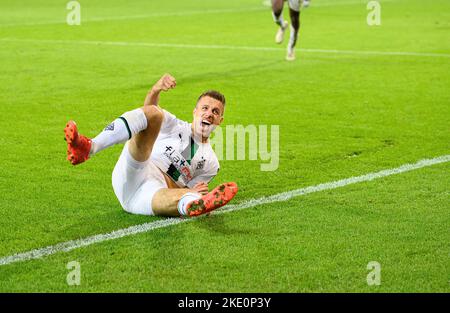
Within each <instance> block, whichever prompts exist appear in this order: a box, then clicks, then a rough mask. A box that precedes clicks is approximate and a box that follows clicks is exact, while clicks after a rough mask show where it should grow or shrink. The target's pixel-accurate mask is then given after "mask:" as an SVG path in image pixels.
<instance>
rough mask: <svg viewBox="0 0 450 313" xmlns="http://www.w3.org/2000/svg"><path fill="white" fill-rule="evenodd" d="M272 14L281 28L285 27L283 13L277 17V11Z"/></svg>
mask: <svg viewBox="0 0 450 313" xmlns="http://www.w3.org/2000/svg"><path fill="white" fill-rule="evenodd" d="M272 16H273V20H274V21H275V23H277V24H278V26H280V27H281V28H283V27H284V25H283V24H284V20H283V14H280V16H279V17H278V18H277V17H276V15H275V13H273V11H272Z"/></svg>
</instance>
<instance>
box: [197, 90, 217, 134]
mask: <svg viewBox="0 0 450 313" xmlns="http://www.w3.org/2000/svg"><path fill="white" fill-rule="evenodd" d="M224 111H225V96H224V95H223V94H221V93H220V92H218V91H215V90H208V91H206V92H204V93H202V94H201V95H200V97H198V100H197V104H196V106H195V108H194V121H193V122H192V125H193V128H194V135H196V136H201V137H202V138H208V137H209V135H210V134H211V133H212V131H213V130H214V129H215V128H216V127H217V126H218V125H220V124H221V123H222V121H223V113H224Z"/></svg>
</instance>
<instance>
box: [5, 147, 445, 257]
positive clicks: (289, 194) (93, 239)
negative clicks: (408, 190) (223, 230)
mask: <svg viewBox="0 0 450 313" xmlns="http://www.w3.org/2000/svg"><path fill="white" fill-rule="evenodd" d="M449 161H450V154H448V155H443V156H440V157H436V158H433V159H425V160H420V161H418V162H417V163H413V164H405V165H402V166H400V167H397V168H392V169H387V170H382V171H379V172H374V173H369V174H365V175H361V176H354V177H350V178H346V179H341V180H337V181H333V182H329V183H323V184H319V185H315V186H310V187H305V188H300V189H295V190H291V191H286V192H282V193H278V194H275V195H272V196H268V197H261V198H257V199H251V200H248V201H244V202H242V203H239V204H235V205H227V206H224V207H223V208H222V209H221V210H217V211H215V212H213V213H212V214H223V213H228V212H233V211H238V210H242V209H247V208H251V207H254V206H257V205H262V204H268V203H274V202H280V201H286V200H289V199H292V198H294V197H298V196H302V195H307V194H310V193H314V192H319V191H323V190H331V189H336V188H339V187H344V186H347V185H351V184H356V183H361V182H367V181H372V180H374V179H378V178H382V177H386V176H391V175H395V174H400V173H404V172H409V171H413V170H417V169H420V168H423V167H427V166H432V165H435V164H440V163H446V162H449ZM198 218H202V217H197V218H166V219H161V220H157V221H154V222H149V223H144V224H140V225H135V226H131V227H128V228H124V229H119V230H115V231H113V232H111V233H106V234H99V235H94V236H90V237H86V238H82V239H77V240H70V241H66V242H61V243H58V244H56V245H52V246H47V247H44V248H40V249H35V250H30V251H27V252H22V253H17V254H14V255H11V256H6V257H3V258H1V259H0V266H1V265H7V264H11V263H15V262H21V261H26V260H32V259H40V258H43V257H45V256H48V255H52V254H55V253H58V252H68V251H71V250H74V249H77V248H81V247H85V246H89V245H92V244H94V243H99V242H103V241H107V240H113V239H118V238H122V237H126V236H130V235H135V234H139V233H145V232H148V231H151V230H154V229H158V228H162V227H168V226H171V225H176V224H180V223H186V222H190V221H194V220H196V219H198Z"/></svg>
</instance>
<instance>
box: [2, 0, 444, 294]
mask: <svg viewBox="0 0 450 313" xmlns="http://www.w3.org/2000/svg"><path fill="white" fill-rule="evenodd" d="M67 2H68V1H65V0H22V1H16V0H2V1H1V2H0V45H1V49H0V67H1V70H0V113H1V114H0V155H1V162H0V172H1V174H0V194H1V196H0V242H1V244H0V258H2V257H6V256H10V255H13V254H15V253H18V252H25V251H29V250H32V249H36V248H42V247H46V246H49V245H54V244H57V243H60V242H64V241H68V240H73V239H79V238H85V237H88V236H92V235H96V234H102V233H108V232H111V231H114V230H117V229H122V228H125V227H128V226H132V225H138V224H142V223H145V222H151V221H155V220H158V219H160V218H158V217H145V216H133V215H130V214H127V213H125V212H124V211H123V210H122V209H121V207H120V204H119V203H118V201H117V200H116V198H115V196H114V193H113V190H112V187H111V172H112V169H113V167H114V164H115V162H116V160H117V158H118V156H119V154H120V151H121V149H122V146H115V147H113V148H111V149H109V150H107V151H104V152H103V153H101V154H99V155H97V156H95V158H92V160H89V161H88V162H86V163H85V164H83V165H80V166H77V167H72V166H71V165H70V164H69V163H68V162H67V161H66V160H65V157H66V145H65V142H64V140H63V128H64V125H65V123H66V121H67V120H69V119H74V120H76V121H77V124H78V126H79V129H80V131H81V132H82V133H84V134H86V135H88V136H95V135H96V134H97V133H98V132H99V131H100V130H101V129H102V128H103V127H105V126H106V125H107V124H108V123H109V122H110V121H112V120H113V119H115V118H116V117H117V116H119V115H120V114H122V113H123V112H125V111H128V110H130V109H133V108H135V107H137V106H139V105H141V104H142V102H143V99H144V97H145V94H146V92H147V90H148V89H149V88H150V87H151V85H152V83H154V82H155V81H156V80H157V79H158V78H159V77H160V76H161V75H162V74H163V73H166V72H168V73H171V74H172V75H173V76H175V78H176V79H177V82H178V85H177V87H176V89H174V90H173V91H170V92H168V93H165V94H163V95H162V98H161V106H162V107H164V108H166V109H167V110H169V111H171V112H173V113H174V114H176V115H177V116H178V117H180V118H183V119H186V120H190V118H191V112H192V109H193V106H194V104H195V100H196V98H197V96H198V95H199V94H200V93H201V92H202V91H204V90H206V89H210V88H214V89H218V90H220V91H222V92H223V93H224V94H225V95H226V96H227V109H226V113H225V121H224V125H237V124H242V125H251V124H254V125H260V124H265V125H279V127H280V163H279V168H278V169H277V170H276V171H274V172H262V171H260V164H261V163H263V162H264V161H261V160H257V161H252V160H247V161H237V160H236V161H231V160H224V161H221V171H220V174H219V175H218V176H217V177H216V178H215V180H214V183H216V184H217V183H219V182H223V181H236V182H237V183H238V185H239V186H240V192H239V193H238V195H237V197H236V198H235V200H234V203H235V204H238V203H241V202H243V201H245V200H249V199H254V198H258V197H262V196H266V195H273V194H277V193H280V192H284V191H289V190H293V189H297V188H302V187H307V186H313V185H317V184H319V183H325V182H331V181H336V180H339V179H343V178H347V177H351V176H358V175H362V174H366V173H371V172H376V171H379V170H382V169H388V168H395V167H398V166H400V165H403V164H405V163H414V162H416V161H418V160H420V159H425V158H433V157H437V156H442V155H448V154H449V152H450V136H449V135H450V92H449V87H450V74H449V70H450V40H449V39H450V2H449V1H448V0H435V1H422V0H420V1H419V0H391V1H387V0H381V1H380V3H381V14H382V15H381V22H382V24H381V25H380V26H371V27H369V26H368V25H367V23H366V16H367V14H368V10H367V9H366V3H367V1H357V0H355V1H351V0H313V1H312V4H311V7H310V8H308V9H306V10H304V11H302V14H301V23H302V26H301V32H300V40H299V48H300V50H298V51H297V60H296V61H295V62H287V61H285V60H284V57H285V50H284V47H285V45H284V44H283V45H282V46H277V45H276V44H275V43H274V42H273V40H274V35H275V32H276V27H275V25H274V23H273V21H272V17H271V13H270V9H269V8H268V7H265V6H264V5H263V4H262V1H261V0H214V1H212V0H210V1H200V0H173V1H153V0H152V1H147V0H145V1H144V0H138V1H133V2H130V4H128V3H127V2H126V1H119V0H108V1H106V0H95V1H94V0H92V1H83V0H81V1H80V3H81V17H82V18H81V25H80V26H69V25H67V24H65V18H66V14H67V12H68V11H67V9H66V3H67ZM131 3H132V4H131ZM177 13H180V14H178V15H177ZM284 16H285V18H288V14H287V12H286V10H285V14H284ZM89 41H95V42H97V43H95V44H92V43H89ZM106 42H109V44H106ZM112 42H121V43H122V44H121V45H114V44H112ZM125 43H128V44H125ZM144 43H149V45H145V44H144ZM158 45H159V46H158ZM164 45H166V46H164ZM176 45H178V46H176ZM196 45H201V47H199V46H196ZM217 46H226V47H223V48H220V47H217ZM242 46H245V47H252V48H249V49H239V48H233V49H232V47H242ZM258 47H259V49H258ZM263 47H269V48H271V49H267V50H264V49H260V48H263ZM272 48H275V49H272ZM277 48H278V49H277ZM312 49H321V51H314V50H312ZM325 50H326V51H325ZM332 50H338V51H332ZM339 51H341V52H342V51H353V52H351V53H340V52H339ZM364 51H371V53H366V54H364V53H361V52H364ZM380 52H405V53H401V54H398V55H390V54H383V53H380ZM412 52H413V54H408V53H412ZM449 169H450V168H449V164H448V163H443V164H439V165H435V166H431V167H426V168H422V169H418V170H415V171H411V172H408V173H403V174H399V175H394V176H389V177H385V178H382V179H378V180H374V181H371V182H364V183H359V184H354V185H351V186H346V187H343V188H339V189H334V190H329V191H322V192H317V193H314V194H310V195H306V196H302V197H297V198H293V199H291V200H289V201H285V202H277V203H272V204H270V203H269V204H265V205H260V206H256V207H252V208H248V209H245V210H241V211H237V212H230V213H227V214H221V215H214V214H213V215H211V216H209V217H205V218H200V219H198V220H196V221H193V222H190V223H182V224H179V225H174V226H169V227H166V228H161V229H156V230H153V231H149V232H146V233H141V234H137V235H134V236H128V237H125V238H121V239H116V240H111V241H107V242H102V243H98V244H94V245H90V246H87V247H84V248H79V249H75V250H73V251H70V252H60V253H56V254H54V255H50V256H47V257H43V258H39V259H35V260H29V261H24V262H17V263H13V264H7V265H2V266H0V291H1V292H106V291H107V292H449V291H450V258H449V253H450V236H449V229H450V214H449V212H450V206H449V190H450V179H449V174H450V171H449ZM70 261H77V262H79V264H80V266H81V284H80V285H78V286H69V285H68V284H67V283H66V276H67V274H68V273H69V270H68V269H67V268H66V264H67V263H68V262H70ZM371 261H376V262H379V263H380V264H381V284H380V285H379V286H369V285H368V284H367V281H366V277H367V275H368V274H369V270H368V269H367V264H368V263H369V262H371Z"/></svg>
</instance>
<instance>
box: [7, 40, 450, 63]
mask: <svg viewBox="0 0 450 313" xmlns="http://www.w3.org/2000/svg"><path fill="white" fill-rule="evenodd" d="M0 41H2V42H27V43H37V44H40V43H42V44H74V45H94V46H100V45H106V46H124V47H127V46H131V47H149V48H180V49H219V50H224V49H226V50H243V51H276V52H280V51H283V52H284V51H285V50H286V49H284V48H275V47H257V46H230V45H196V44H176V43H152V42H127V41H94V40H53V39H18V38H0ZM299 50H300V51H301V52H309V53H327V54H347V55H367V56H370V55H373V56H413V57H442V58H450V54H448V53H428V52H407V51H364V50H336V49H306V48H300V49H299Z"/></svg>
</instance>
